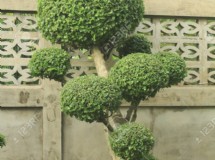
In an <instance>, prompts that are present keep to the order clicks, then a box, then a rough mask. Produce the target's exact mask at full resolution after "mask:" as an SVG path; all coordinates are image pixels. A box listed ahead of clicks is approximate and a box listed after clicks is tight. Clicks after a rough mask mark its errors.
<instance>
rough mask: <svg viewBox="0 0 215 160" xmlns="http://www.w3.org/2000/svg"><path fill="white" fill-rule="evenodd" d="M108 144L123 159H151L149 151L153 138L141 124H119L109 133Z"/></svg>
mask: <svg viewBox="0 0 215 160" xmlns="http://www.w3.org/2000/svg"><path fill="white" fill-rule="evenodd" d="M110 144H111V147H112V149H113V151H114V152H115V154H116V155H117V156H119V157H120V158H122V159H124V160H140V159H143V160H148V159H146V157H148V158H149V157H150V159H151V160H152V157H151V156H150V154H149V151H150V150H151V149H152V147H153V146H154V138H153V136H152V134H151V132H150V131H149V130H148V129H146V128H145V127H144V126H143V125H140V124H136V123H127V124H124V125H121V126H120V127H118V128H117V129H116V130H115V131H114V132H113V133H112V134H111V135H110Z"/></svg>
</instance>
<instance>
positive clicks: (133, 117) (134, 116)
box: [130, 107, 138, 122]
mask: <svg viewBox="0 0 215 160" xmlns="http://www.w3.org/2000/svg"><path fill="white" fill-rule="evenodd" d="M137 108H138V107H136V108H135V109H134V113H133V115H132V118H131V121H130V122H135V121H136V119H137Z"/></svg>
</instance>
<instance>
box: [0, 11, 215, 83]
mask: <svg viewBox="0 0 215 160" xmlns="http://www.w3.org/2000/svg"><path fill="white" fill-rule="evenodd" d="M136 32H139V33H143V34H144V35H146V36H147V38H148V39H149V40H150V41H151V43H152V46H153V47H152V51H153V53H156V52H159V51H173V52H177V53H178V54H179V55H181V56H182V57H183V58H184V60H185V61H186V63H187V67H188V70H189V72H188V76H187V77H186V78H185V80H184V84H185V85H197V84H198V85H213V84H215V21H213V20H206V19H192V18H189V19H188V18H159V17H158V18H146V19H144V21H143V22H142V23H141V24H140V25H139V27H138V28H137V29H136ZM42 39H43V38H41V36H40V33H39V32H38V30H37V25H36V18H35V15H33V14H32V15H30V14H15V13H13V14H12V13H10V14H0V85H5V84H15V85H20V84H31V83H34V84H35V83H37V82H38V79H37V78H33V77H31V75H30V74H29V70H28V68H27V64H28V61H29V59H30V58H31V56H32V53H33V51H35V50H36V49H38V48H42V47H44V46H42V45H41V43H42V42H41V41H42ZM71 54H72V59H71V64H72V68H71V70H70V71H69V72H68V74H67V78H74V77H77V76H80V75H85V74H95V73H96V70H95V67H94V63H93V61H92V59H91V57H90V56H89V53H88V52H86V51H83V50H82V51H80V50H76V51H71Z"/></svg>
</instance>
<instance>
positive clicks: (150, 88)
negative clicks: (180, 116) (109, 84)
mask: <svg viewBox="0 0 215 160" xmlns="http://www.w3.org/2000/svg"><path fill="white" fill-rule="evenodd" d="M168 77H169V75H168V72H167V70H166V68H164V67H163V65H162V63H161V61H159V60H157V59H156V57H155V56H153V55H148V54H142V53H135V54H130V55H128V56H126V57H124V58H122V59H121V60H119V61H118V62H117V63H116V64H115V65H114V66H113V67H112V68H111V70H110V74H109V78H110V79H111V80H112V81H113V82H114V83H116V84H117V85H118V86H119V87H120V89H121V91H122V95H123V98H125V99H126V100H127V101H128V102H132V103H134V104H138V103H139V101H141V100H145V99H147V98H148V97H153V96H155V94H156V93H157V92H158V91H159V89H160V88H162V87H163V86H165V85H166V84H167V83H168Z"/></svg>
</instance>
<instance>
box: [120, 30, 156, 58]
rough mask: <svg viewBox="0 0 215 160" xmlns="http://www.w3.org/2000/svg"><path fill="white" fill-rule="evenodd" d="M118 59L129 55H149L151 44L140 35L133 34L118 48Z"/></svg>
mask: <svg viewBox="0 0 215 160" xmlns="http://www.w3.org/2000/svg"><path fill="white" fill-rule="evenodd" d="M117 51H118V52H119V57H120V58H122V57H125V56H127V55H128V54H131V53H147V54H151V53H152V52H151V44H150V42H149V41H148V40H147V39H146V38H145V37H144V36H143V35H142V34H134V35H131V36H129V37H127V38H126V39H124V40H123V41H122V42H121V44H120V45H119V46H118V48H117Z"/></svg>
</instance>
